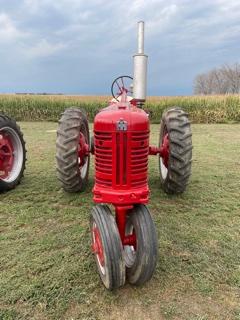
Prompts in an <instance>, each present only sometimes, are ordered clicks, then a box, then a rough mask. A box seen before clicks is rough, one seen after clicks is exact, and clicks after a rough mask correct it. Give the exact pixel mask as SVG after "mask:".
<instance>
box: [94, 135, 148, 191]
mask: <svg viewBox="0 0 240 320" xmlns="http://www.w3.org/2000/svg"><path fill="white" fill-rule="evenodd" d="M94 152H95V168H96V175H95V178H96V183H97V184H99V185H101V186H105V187H113V188H116V189H128V188H129V187H132V188H138V187H142V186H145V185H146V184H147V170H148V154H149V133H148V132H123V131H121V132H119V131H117V132H114V133H109V132H107V133H105V132H104V133H103V132H96V131H95V141H94Z"/></svg>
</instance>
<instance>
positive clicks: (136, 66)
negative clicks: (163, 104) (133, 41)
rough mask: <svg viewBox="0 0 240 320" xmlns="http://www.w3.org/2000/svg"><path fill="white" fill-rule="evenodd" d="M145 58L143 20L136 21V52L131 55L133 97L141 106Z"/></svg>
mask: <svg viewBox="0 0 240 320" xmlns="http://www.w3.org/2000/svg"><path fill="white" fill-rule="evenodd" d="M147 59H148V56H147V55H146V54H144V22H143V21H139V22H138V52H137V53H136V54H135V55H134V56H133V98H134V99H135V100H136V101H137V104H138V106H139V107H141V106H142V105H143V104H144V102H145V100H146V92H147Z"/></svg>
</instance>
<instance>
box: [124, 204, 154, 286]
mask: <svg viewBox="0 0 240 320" xmlns="http://www.w3.org/2000/svg"><path fill="white" fill-rule="evenodd" d="M125 234H126V235H127V236H132V237H134V238H135V245H134V246H124V259H125V264H126V272H127V278H128V281H129V282H130V283H131V284H135V285H141V284H143V283H145V282H146V281H148V280H149V279H150V278H151V277H152V275H153V272H154V270H155V267H156V264H157V257H158V242H157V235H156V230H155V226H154V223H153V221H152V217H151V215H150V212H149V210H148V208H147V207H146V206H145V205H136V206H134V208H133V209H132V210H131V211H130V212H129V214H128V216H127V222H126V230H125Z"/></svg>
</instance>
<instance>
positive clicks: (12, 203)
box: [0, 122, 240, 320]
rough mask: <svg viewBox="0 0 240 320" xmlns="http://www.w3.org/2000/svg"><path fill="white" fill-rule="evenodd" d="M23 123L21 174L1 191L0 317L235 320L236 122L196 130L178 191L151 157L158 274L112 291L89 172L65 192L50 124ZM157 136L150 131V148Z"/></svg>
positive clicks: (238, 283)
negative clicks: (81, 188) (92, 218)
mask: <svg viewBox="0 0 240 320" xmlns="http://www.w3.org/2000/svg"><path fill="white" fill-rule="evenodd" d="M21 127H22V130H23V131H24V134H25V138H26V141H27V149H28V163H27V169H26V174H25V178H24V179H23V181H22V184H21V185H20V186H19V187H18V188H17V189H15V190H13V191H11V192H9V193H6V194H2V195H0V201H1V206H0V244H1V251H0V319H1V320H3V319H5V320H10V319H24V320H25V319H31V320H33V319H43V320H44V319H69V320H70V319H71V320H73V319H74V320H76V319H104V320H105V319H112V320H113V319H114V320H115V319H117V320H118V319H121V320H123V319H138V320H141V319H144V320H148V319H149V320H150V319H151V320H152V319H154V320H155V319H158V320H161V319H166V320H168V319H175V320H177V319H184V320H210V319H217V320H227V319H233V320H240V266H239V264H240V231H239V230H240V191H239V190H240V125H237V124H236V125H227V124H226V125H193V143H194V150H193V152H194V153H193V157H194V158H193V174H192V179H191V183H190V185H189V187H188V190H187V192H186V193H185V194H184V195H181V196H178V197H171V196H167V195H165V194H164V193H163V192H162V190H161V188H160V183H159V178H158V165H157V158H155V157H152V158H151V159H150V168H149V183H150V187H151V191H152V193H151V201H150V204H149V208H150V210H151V213H152V215H153V219H154V221H155V223H156V226H157V231H158V237H159V261H158V266H157V270H156V273H155V275H154V277H153V279H152V280H151V281H150V282H149V283H147V284H146V285H145V286H143V287H140V288H139V287H138V288H136V287H133V286H129V285H126V286H125V287H124V288H122V289H120V290H118V291H116V292H108V291H106V290H105V289H104V288H103V286H102V285H101V282H100V280H99V277H98V275H97V272H96V266H95V262H94V259H93V257H92V254H91V251H90V233H89V214H90V210H91V207H92V205H93V203H92V195H91V188H92V186H93V178H92V176H93V175H92V174H91V179H90V183H89V186H88V189H87V191H86V192H84V193H82V194H66V193H64V192H63V191H62V190H61V189H60V188H59V184H58V181H57V179H56V176H55V158H54V155H55V135H56V133H55V131H54V130H55V129H56V123H50V122H34V123H28V122H22V123H21ZM157 136H158V125H152V137H151V138H152V142H157ZM91 170H92V169H91ZM91 173H92V172H91Z"/></svg>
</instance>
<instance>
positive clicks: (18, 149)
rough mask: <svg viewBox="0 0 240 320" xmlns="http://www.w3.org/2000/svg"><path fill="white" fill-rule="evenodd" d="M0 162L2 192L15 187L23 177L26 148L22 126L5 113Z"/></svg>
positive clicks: (0, 127) (0, 122)
mask: <svg viewBox="0 0 240 320" xmlns="http://www.w3.org/2000/svg"><path fill="white" fill-rule="evenodd" d="M10 158H11V159H12V160H11V159H10ZM0 162H1V172H0V192H3V191H8V190H11V189H14V188H15V187H16V186H17V185H18V184H19V183H20V181H21V179H22V177H23V173H24V170H25V163H26V148H25V141H24V139H23V134H22V132H21V130H20V127H19V126H18V125H17V123H16V121H15V120H14V119H11V118H9V117H8V116H5V115H0ZM4 168H5V169H6V168H7V169H6V170H7V171H4V170H5V169H4Z"/></svg>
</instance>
